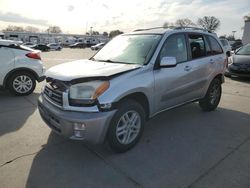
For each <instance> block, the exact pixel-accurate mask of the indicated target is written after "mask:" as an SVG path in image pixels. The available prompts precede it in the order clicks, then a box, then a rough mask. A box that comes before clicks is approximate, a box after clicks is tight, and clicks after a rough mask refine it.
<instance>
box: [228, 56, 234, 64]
mask: <svg viewBox="0 0 250 188" xmlns="http://www.w3.org/2000/svg"><path fill="white" fill-rule="evenodd" d="M232 63H233V57H232V56H230V57H228V65H231V64H232Z"/></svg>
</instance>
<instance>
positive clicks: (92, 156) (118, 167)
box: [0, 49, 250, 188]
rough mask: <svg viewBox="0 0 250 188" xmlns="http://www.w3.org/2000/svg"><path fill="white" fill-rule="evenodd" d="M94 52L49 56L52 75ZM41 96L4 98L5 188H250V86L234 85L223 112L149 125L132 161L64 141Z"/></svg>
mask: <svg viewBox="0 0 250 188" xmlns="http://www.w3.org/2000/svg"><path fill="white" fill-rule="evenodd" d="M92 54H93V52H92V51H91V50H89V49H84V50H79V49H72V50H71V49H63V51H61V52H48V53H43V54H42V58H43V61H44V63H45V66H46V67H47V68H49V67H51V66H53V65H56V64H60V63H63V62H67V61H73V60H76V59H81V58H89V57H90V56H91V55H92ZM42 84H43V83H40V84H38V85H37V88H36V90H35V92H34V93H33V94H31V95H30V96H26V97H16V96H13V95H11V94H10V93H9V92H7V91H0V187H1V188H19V187H20V188H22V187H27V188H40V187H41V188H44V187H46V188H47V187H53V188H57V187H58V188H59V187H60V188H61V187H72V188H73V187H84V188H88V187H91V188H100V187H109V188H110V187H115V188H116V187H119V188H123V187H125V188H132V187H152V188H161V187H164V188H166V187H170V188H177V187H180V188H193V187H200V188H207V187H208V188H210V187H212V188H217V187H218V188H222V187H227V188H231V187H232V188H235V187H237V188H241V187H244V188H245V187H250V80H242V79H230V78H226V82H225V84H223V95H222V99H221V102H220V105H219V107H218V108H217V110H216V111H213V112H209V113H205V112H202V111H201V110H200V108H199V105H198V104H197V103H193V104H189V105H186V106H183V107H179V108H176V109H173V110H170V111H166V112H163V113H161V114H159V115H158V116H156V117H154V118H153V119H151V120H150V121H148V122H147V124H146V128H145V130H144V133H143V136H142V139H141V141H140V142H139V143H138V145H137V146H136V147H135V148H134V149H132V150H130V151H128V152H127V153H124V154H116V153H113V152H112V151H111V150H110V149H109V147H108V146H107V145H106V144H104V145H97V146H95V145H87V144H85V143H83V142H78V141H71V140H67V139H64V138H62V137H60V136H57V135H56V134H54V133H52V132H51V130H50V129H49V128H48V127H47V126H46V125H45V123H44V122H43V121H42V120H41V118H40V116H39V113H38V110H37V102H36V101H37V98H38V96H39V93H40V90H41V85H42Z"/></svg>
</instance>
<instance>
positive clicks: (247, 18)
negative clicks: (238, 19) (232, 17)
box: [244, 13, 250, 21]
mask: <svg viewBox="0 0 250 188" xmlns="http://www.w3.org/2000/svg"><path fill="white" fill-rule="evenodd" d="M244 20H245V21H250V13H249V14H248V15H246V16H244Z"/></svg>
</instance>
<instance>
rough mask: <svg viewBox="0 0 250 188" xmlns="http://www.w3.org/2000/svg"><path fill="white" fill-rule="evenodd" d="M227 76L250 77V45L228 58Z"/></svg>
mask: <svg viewBox="0 0 250 188" xmlns="http://www.w3.org/2000/svg"><path fill="white" fill-rule="evenodd" d="M225 75H226V76H239V77H250V44H247V45H245V46H243V47H241V48H240V49H238V50H237V51H236V52H235V54H233V55H232V56H231V57H229V58H228V68H227V70H226V72H225Z"/></svg>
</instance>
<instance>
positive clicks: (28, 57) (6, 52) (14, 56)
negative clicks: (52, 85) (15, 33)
mask: <svg viewBox="0 0 250 188" xmlns="http://www.w3.org/2000/svg"><path fill="white" fill-rule="evenodd" d="M44 72H45V68H44V67H43V63H42V61H41V57H40V51H36V50H33V49H31V48H28V47H26V46H22V45H19V44H17V43H15V41H10V40H0V86H2V87H4V88H6V89H9V90H10V91H11V92H12V93H14V94H16V95H28V94H30V93H32V92H33V91H34V89H35V87H36V81H38V82H41V81H42V80H44V78H45V76H44Z"/></svg>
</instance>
